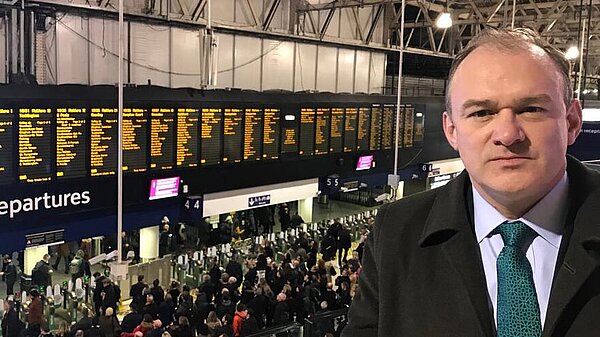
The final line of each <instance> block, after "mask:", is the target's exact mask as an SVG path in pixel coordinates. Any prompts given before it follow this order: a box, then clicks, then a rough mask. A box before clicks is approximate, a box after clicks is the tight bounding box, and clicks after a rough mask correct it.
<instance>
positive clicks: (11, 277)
mask: <svg viewBox="0 0 600 337" xmlns="http://www.w3.org/2000/svg"><path fill="white" fill-rule="evenodd" d="M19 273H20V271H19V267H17V266H16V265H15V264H14V263H13V261H12V258H11V257H10V255H4V271H3V272H1V273H0V275H2V276H4V280H5V281H6V296H9V295H14V285H15V282H17V278H18V277H19Z"/></svg>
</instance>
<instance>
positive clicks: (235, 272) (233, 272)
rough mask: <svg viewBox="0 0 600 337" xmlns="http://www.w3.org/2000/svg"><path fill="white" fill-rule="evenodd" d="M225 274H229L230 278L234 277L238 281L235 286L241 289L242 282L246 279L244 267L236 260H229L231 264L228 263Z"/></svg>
mask: <svg viewBox="0 0 600 337" xmlns="http://www.w3.org/2000/svg"><path fill="white" fill-rule="evenodd" d="M235 255H236V253H235V252H234V256H235ZM225 272H226V273H227V274H229V276H230V277H231V276H233V277H235V279H236V283H235V286H236V287H239V286H240V284H241V281H242V280H243V277H244V272H243V271H242V265H241V264H240V263H239V262H238V261H237V260H236V259H235V258H233V259H231V260H229V262H228V263H227V266H226V267H225Z"/></svg>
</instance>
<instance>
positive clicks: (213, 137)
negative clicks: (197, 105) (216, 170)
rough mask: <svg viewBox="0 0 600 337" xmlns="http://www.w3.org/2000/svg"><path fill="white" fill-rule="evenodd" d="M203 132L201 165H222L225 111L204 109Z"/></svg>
mask: <svg viewBox="0 0 600 337" xmlns="http://www.w3.org/2000/svg"><path fill="white" fill-rule="evenodd" d="M201 130H202V133H201V138H202V139H201V141H200V146H201V151H200V163H201V164H203V165H215V164H219V163H221V134H222V131H223V110H222V109H220V108H203V109H202V129H201Z"/></svg>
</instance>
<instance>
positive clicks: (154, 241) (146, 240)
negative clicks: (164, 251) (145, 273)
mask: <svg viewBox="0 0 600 337" xmlns="http://www.w3.org/2000/svg"><path fill="white" fill-rule="evenodd" d="M159 236H160V229H159V226H152V227H146V228H142V229H140V257H141V258H142V259H144V260H147V259H155V258H157V257H158V238H159Z"/></svg>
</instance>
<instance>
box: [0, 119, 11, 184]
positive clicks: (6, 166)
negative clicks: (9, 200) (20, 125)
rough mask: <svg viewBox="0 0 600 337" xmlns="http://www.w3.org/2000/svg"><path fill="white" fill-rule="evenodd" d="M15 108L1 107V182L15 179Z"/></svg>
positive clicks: (9, 181)
mask: <svg viewBox="0 0 600 337" xmlns="http://www.w3.org/2000/svg"><path fill="white" fill-rule="evenodd" d="M14 118H15V116H14V113H13V109H5V108H0V184H8V183H11V182H12V181H13V158H14V157H15V156H14V153H13V142H14V141H13V137H14V123H15V119H14Z"/></svg>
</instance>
